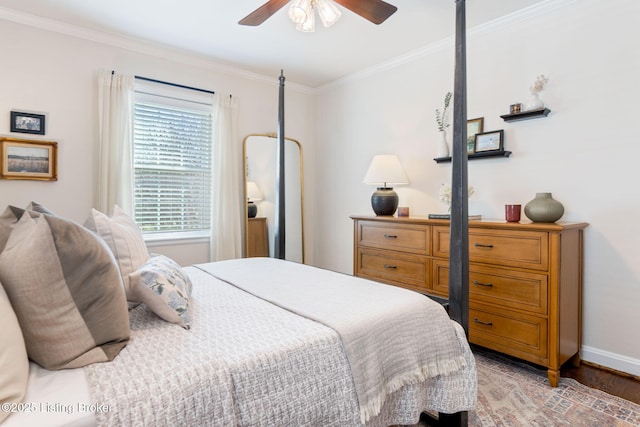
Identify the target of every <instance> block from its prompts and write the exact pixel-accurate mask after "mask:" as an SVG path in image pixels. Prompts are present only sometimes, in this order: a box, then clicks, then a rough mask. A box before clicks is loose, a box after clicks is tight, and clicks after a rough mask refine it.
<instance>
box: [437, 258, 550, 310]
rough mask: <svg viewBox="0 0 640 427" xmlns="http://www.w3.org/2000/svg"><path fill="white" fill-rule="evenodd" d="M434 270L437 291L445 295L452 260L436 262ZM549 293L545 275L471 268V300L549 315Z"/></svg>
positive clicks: (501, 269) (485, 267)
mask: <svg viewBox="0 0 640 427" xmlns="http://www.w3.org/2000/svg"><path fill="white" fill-rule="evenodd" d="M431 271H432V280H431V283H432V287H433V290H434V292H436V293H437V294H439V295H443V296H446V295H447V293H448V290H449V261H446V260H434V261H433V266H432V268H431ZM548 292H549V290H548V278H547V275H545V274H538V273H530V272H527V271H517V270H508V269H504V268H498V267H488V266H484V265H476V264H471V265H469V301H474V302H475V301H477V302H482V303H485V304H492V305H495V306H498V307H506V308H511V309H516V310H526V311H528V312H531V313H535V314H547V310H548V305H547V295H548Z"/></svg>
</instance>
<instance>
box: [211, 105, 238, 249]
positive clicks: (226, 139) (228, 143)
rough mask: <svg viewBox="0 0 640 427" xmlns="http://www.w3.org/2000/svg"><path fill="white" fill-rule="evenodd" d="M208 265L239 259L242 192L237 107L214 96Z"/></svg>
mask: <svg viewBox="0 0 640 427" xmlns="http://www.w3.org/2000/svg"><path fill="white" fill-rule="evenodd" d="M213 126H214V150H213V153H214V154H213V197H212V203H213V206H212V221H211V222H212V224H211V244H210V256H209V257H210V259H211V261H221V260H225V259H234V258H241V257H242V226H243V223H244V221H243V219H244V199H243V197H244V191H243V189H242V185H243V184H242V183H243V182H244V181H243V178H242V165H243V162H242V144H241V143H240V141H239V140H238V107H237V104H236V103H235V100H234V99H233V97H231V96H227V95H220V94H218V93H216V94H215V95H214V103H213Z"/></svg>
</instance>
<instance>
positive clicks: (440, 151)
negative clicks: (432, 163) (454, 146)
mask: <svg viewBox="0 0 640 427" xmlns="http://www.w3.org/2000/svg"><path fill="white" fill-rule="evenodd" d="M440 157H449V144H448V143H447V133H446V131H440V139H439V141H438V148H437V151H436V158H440Z"/></svg>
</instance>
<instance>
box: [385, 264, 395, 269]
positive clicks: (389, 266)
mask: <svg viewBox="0 0 640 427" xmlns="http://www.w3.org/2000/svg"><path fill="white" fill-rule="evenodd" d="M384 268H398V266H396V265H389V264H385V265H384Z"/></svg>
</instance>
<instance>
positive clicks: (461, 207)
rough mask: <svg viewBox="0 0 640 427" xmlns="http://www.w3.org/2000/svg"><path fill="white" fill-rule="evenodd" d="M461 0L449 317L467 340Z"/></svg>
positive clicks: (442, 418)
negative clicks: (461, 328)
mask: <svg viewBox="0 0 640 427" xmlns="http://www.w3.org/2000/svg"><path fill="white" fill-rule="evenodd" d="M466 25H467V24H466V16H465V0H456V42H455V50H456V53H455V55H456V59H455V61H456V62H455V63H456V66H455V80H454V86H453V147H452V150H451V151H452V154H451V222H450V227H451V229H450V233H449V235H450V236H451V237H450V238H451V241H450V243H449V248H450V249H449V250H450V253H449V315H450V316H451V318H452V319H453V320H455V321H457V322H458V323H460V325H462V327H463V328H464V332H465V334H466V335H467V338H468V337H469V206H468V202H469V194H468V193H469V190H468V189H469V187H468V179H467V36H466ZM468 417H469V414H468V413H467V412H466V411H462V412H458V413H456V414H442V413H441V414H439V417H438V425H441V426H456V427H466V426H467V425H468V424H469V421H468Z"/></svg>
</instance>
